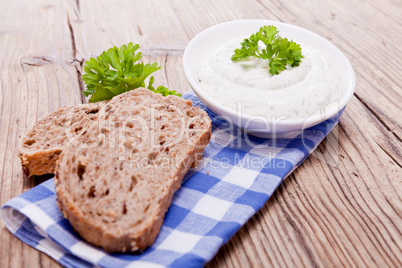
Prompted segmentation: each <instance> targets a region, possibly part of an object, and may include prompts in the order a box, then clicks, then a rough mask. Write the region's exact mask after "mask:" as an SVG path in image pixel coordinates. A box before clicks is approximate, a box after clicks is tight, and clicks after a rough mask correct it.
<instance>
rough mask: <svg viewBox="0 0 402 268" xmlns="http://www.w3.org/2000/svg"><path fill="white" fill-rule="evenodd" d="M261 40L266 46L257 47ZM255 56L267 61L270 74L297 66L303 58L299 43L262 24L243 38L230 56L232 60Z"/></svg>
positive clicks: (274, 28) (273, 27)
mask: <svg viewBox="0 0 402 268" xmlns="http://www.w3.org/2000/svg"><path fill="white" fill-rule="evenodd" d="M260 42H262V43H263V44H264V45H265V47H266V48H263V49H262V50H261V51H260V50H259V49H258V45H259V43H260ZM250 56H252V57H257V58H260V59H264V60H268V61H269V64H268V65H269V73H270V74H272V75H276V74H279V72H281V71H283V70H286V68H287V66H291V67H295V66H299V64H300V62H301V59H302V58H303V55H302V51H301V48H300V45H299V44H297V43H295V42H293V41H289V40H288V39H287V38H282V37H280V36H279V34H278V29H277V28H276V27H275V26H272V25H269V26H263V27H261V28H260V30H259V31H258V32H257V33H255V34H252V35H251V36H250V37H249V38H246V39H244V41H243V42H242V43H241V48H237V49H235V51H234V54H233V56H232V61H241V60H244V59H246V58H248V57H250Z"/></svg>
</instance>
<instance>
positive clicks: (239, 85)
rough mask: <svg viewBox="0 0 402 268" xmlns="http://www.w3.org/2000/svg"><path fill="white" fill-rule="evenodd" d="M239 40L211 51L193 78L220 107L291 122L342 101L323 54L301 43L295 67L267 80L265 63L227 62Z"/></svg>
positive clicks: (336, 74)
mask: <svg viewBox="0 0 402 268" xmlns="http://www.w3.org/2000/svg"><path fill="white" fill-rule="evenodd" d="M242 41H243V39H236V40H233V41H231V42H230V43H228V44H226V45H224V46H222V47H220V48H218V49H217V50H216V51H213V52H212V53H211V54H210V55H209V57H208V58H207V59H206V60H205V61H204V62H203V63H202V64H201V67H200V71H199V73H198V79H199V83H200V86H201V88H202V89H203V90H204V91H205V92H206V93H207V94H208V95H209V96H210V97H212V98H214V99H215V100H217V101H218V102H219V103H221V104H223V105H224V106H227V107H228V108H231V109H234V110H236V111H239V110H240V109H241V112H242V113H243V114H247V115H259V116H263V117H265V118H267V119H272V118H275V119H278V118H280V119H296V118H307V117H308V116H310V115H312V114H314V113H316V112H318V111H319V110H320V109H321V111H322V110H323V109H325V108H326V107H328V106H329V105H337V101H338V100H340V99H341V97H342V96H343V94H344V92H343V91H344V90H343V89H344V88H345V87H344V81H343V79H342V76H341V75H340V72H339V70H338V69H337V68H336V66H335V64H334V63H333V62H332V61H331V60H330V59H329V58H328V57H326V56H325V55H324V54H323V53H321V52H319V51H317V50H314V49H312V48H310V47H307V46H303V44H301V48H302V54H303V56H304V58H303V59H302V62H301V63H300V65H299V66H297V67H290V66H289V67H288V69H287V70H285V71H282V72H280V73H279V74H278V75H274V76H272V75H271V74H270V73H269V67H268V61H267V60H262V59H258V58H255V57H249V58H247V59H246V60H242V61H237V62H233V61H232V60H231V56H232V55H233V51H234V50H235V49H236V48H238V47H239V46H240V45H239V44H240V43H241V42H242ZM239 107H241V108H240V109H239Z"/></svg>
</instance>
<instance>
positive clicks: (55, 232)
mask: <svg viewBox="0 0 402 268" xmlns="http://www.w3.org/2000/svg"><path fill="white" fill-rule="evenodd" d="M185 97H186V98H189V99H191V100H192V101H193V104H194V105H195V106H199V107H201V108H202V109H204V110H206V111H207V112H208V114H209V116H210V117H211V119H212V122H213V125H212V138H211V142H210V144H209V145H208V146H207V148H206V149H205V151H204V157H203V159H202V160H201V161H200V163H199V165H198V166H197V167H196V168H194V169H191V170H190V171H189V172H188V173H187V174H186V176H185V179H184V181H183V183H182V187H181V188H180V189H179V190H178V191H177V192H176V193H175V195H174V198H173V201H172V204H171V206H170V208H169V211H168V212H167V214H166V216H165V219H164V223H163V226H162V228H161V230H160V233H159V235H158V237H157V239H156V241H155V243H154V244H153V245H152V246H151V247H149V248H148V249H147V250H146V251H145V252H143V253H142V254H139V255H132V254H110V253H107V252H105V251H103V250H101V249H99V248H95V247H93V246H91V245H89V244H87V243H86V242H84V241H83V240H82V239H81V238H80V237H79V236H78V235H77V234H76V233H75V232H74V231H73V229H72V227H71V226H70V224H69V222H68V221H67V220H65V219H64V218H63V216H62V214H61V213H60V211H59V209H58V208H57V206H56V196H55V189H54V181H53V179H50V180H48V181H46V182H44V183H42V184H40V185H38V186H36V187H34V188H33V189H31V190H29V191H27V192H25V193H23V194H21V195H20V196H18V197H15V198H14V199H12V200H10V201H8V202H7V203H6V204H4V206H3V207H2V210H1V213H2V218H3V220H4V223H5V225H6V226H7V228H8V229H9V231H10V232H11V233H13V234H14V235H15V236H17V237H18V238H19V239H21V240H22V241H23V242H25V243H26V244H28V245H30V246H32V247H34V248H36V249H38V250H40V251H42V252H44V253H46V254H48V255H49V256H51V257H52V258H54V259H55V260H56V261H58V262H59V263H60V264H62V265H63V266H66V267H92V266H100V267H166V266H168V267H202V266H203V265H204V264H205V263H206V262H208V261H209V260H211V259H212V258H213V256H214V255H215V254H216V253H217V251H218V250H219V248H220V247H221V246H222V245H224V244H225V243H226V242H227V241H228V240H229V239H230V238H231V237H232V236H233V235H234V234H235V233H236V231H237V230H239V228H240V227H241V226H242V225H244V224H245V223H246V221H247V220H248V219H249V218H250V217H251V216H253V215H254V214H255V213H256V212H257V211H258V210H259V209H260V208H261V207H262V206H263V205H264V204H265V202H266V201H267V200H268V198H269V197H270V196H271V195H272V193H273V192H274V191H275V189H276V188H277V187H278V186H279V184H280V183H281V182H282V181H283V179H284V178H286V177H287V176H288V174H290V173H291V172H292V171H293V170H294V169H295V168H296V167H297V166H298V165H300V163H301V162H302V161H303V160H304V159H305V158H306V157H307V156H308V155H309V154H310V153H311V152H312V151H313V150H314V149H315V148H316V147H317V145H318V144H319V143H320V142H321V141H322V140H323V139H324V138H325V136H326V135H327V134H328V132H329V131H330V130H331V129H332V128H333V127H334V126H335V125H336V124H337V122H338V120H339V117H340V115H341V112H340V114H338V115H336V116H334V117H333V118H330V119H328V120H326V121H325V122H323V123H321V124H319V125H317V126H315V127H312V128H310V129H306V130H305V131H304V132H303V134H301V135H299V136H298V137H296V138H293V139H276V140H274V139H261V138H256V137H252V136H247V135H245V134H244V133H243V132H242V131H240V130H239V129H238V128H237V127H235V126H232V125H230V124H229V123H228V122H226V121H224V120H222V119H221V118H219V117H218V116H216V115H215V114H214V113H212V112H211V111H210V110H208V109H207V108H206V107H205V105H204V104H203V103H202V102H201V101H200V100H199V99H198V98H197V97H196V96H195V95H194V94H193V93H189V94H186V95H185Z"/></svg>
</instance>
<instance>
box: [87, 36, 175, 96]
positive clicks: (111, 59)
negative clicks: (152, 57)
mask: <svg viewBox="0 0 402 268" xmlns="http://www.w3.org/2000/svg"><path fill="white" fill-rule="evenodd" d="M139 48H140V46H139V45H138V44H135V45H133V43H129V44H128V45H123V46H121V47H120V48H118V47H113V48H110V49H109V50H107V51H104V52H102V54H101V55H100V56H99V57H97V58H96V59H95V58H91V59H90V60H89V61H87V62H85V66H84V71H85V74H84V75H83V76H82V80H83V81H84V83H85V84H86V85H87V88H86V90H85V91H84V92H83V93H84V95H85V96H87V97H88V96H89V95H91V98H90V99H89V102H98V101H103V100H110V99H111V98H113V97H114V96H117V95H119V94H121V93H124V92H127V91H129V90H133V89H136V88H139V87H146V86H145V79H146V78H147V77H148V76H149V75H150V74H152V73H153V72H155V71H157V70H159V69H161V68H162V67H161V66H158V64H157V63H152V64H149V63H147V64H144V63H143V62H141V63H138V62H137V61H138V60H140V59H141V58H142V56H141V52H139V53H136V51H137V50H138V49H139ZM154 80H155V79H154V77H153V76H151V77H150V79H149V82H148V86H147V88H148V89H149V90H152V91H154V92H156V93H160V94H162V95H163V96H167V95H176V96H181V94H180V93H177V92H176V91H174V90H172V91H170V90H169V89H167V88H166V87H164V86H159V87H157V88H156V89H155V88H154V87H153V86H152V85H153V83H154Z"/></svg>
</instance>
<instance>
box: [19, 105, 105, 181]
mask: <svg viewBox="0 0 402 268" xmlns="http://www.w3.org/2000/svg"><path fill="white" fill-rule="evenodd" d="M102 105H104V103H90V104H82V105H77V106H65V107H60V108H58V109H56V110H55V111H53V112H51V113H49V114H47V115H46V116H44V117H42V118H41V119H40V120H39V121H38V122H37V123H36V124H35V125H34V126H33V128H32V129H31V130H30V131H29V132H28V133H26V134H25V136H24V138H23V139H22V144H21V146H20V150H19V156H20V159H21V164H22V168H23V170H24V173H25V174H26V175H27V176H32V175H43V174H49V173H54V171H55V168H56V161H57V159H58V158H59V155H60V153H61V152H62V150H63V149H64V148H65V147H66V146H67V145H68V144H69V142H74V140H75V137H77V136H78V135H79V134H80V133H82V132H84V131H85V129H86V128H87V127H88V125H89V124H91V123H92V122H93V121H96V120H97V118H98V112H99V110H100V107H101V106H102Z"/></svg>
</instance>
